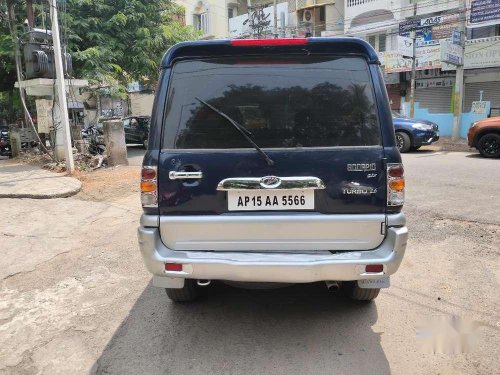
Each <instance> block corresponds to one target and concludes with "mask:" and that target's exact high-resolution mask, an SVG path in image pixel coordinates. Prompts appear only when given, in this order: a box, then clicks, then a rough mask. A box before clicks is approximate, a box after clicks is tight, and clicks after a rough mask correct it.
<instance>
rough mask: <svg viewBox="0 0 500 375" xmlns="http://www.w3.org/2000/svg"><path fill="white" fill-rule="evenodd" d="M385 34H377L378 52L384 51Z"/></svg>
mask: <svg viewBox="0 0 500 375" xmlns="http://www.w3.org/2000/svg"><path fill="white" fill-rule="evenodd" d="M385 38H386V36H385V34H381V35H379V36H378V52H385V49H386V48H385V47H386V46H385Z"/></svg>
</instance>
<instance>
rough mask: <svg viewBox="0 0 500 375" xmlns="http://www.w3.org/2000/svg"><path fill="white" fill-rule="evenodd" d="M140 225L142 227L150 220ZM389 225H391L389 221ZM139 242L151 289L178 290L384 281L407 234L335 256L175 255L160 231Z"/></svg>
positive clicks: (394, 230)
mask: <svg viewBox="0 0 500 375" xmlns="http://www.w3.org/2000/svg"><path fill="white" fill-rule="evenodd" d="M399 215H400V216H401V214H399ZM398 221H400V220H398ZM141 222H142V223H143V225H144V224H146V223H154V220H141ZM403 222H404V218H403ZM388 224H389V225H391V218H389V221H388ZM138 236H139V246H140V249H141V253H142V256H143V258H144V262H145V264H146V268H147V269H148V270H149V271H150V272H151V273H152V274H153V284H154V285H156V286H159V287H165V288H182V286H183V285H184V279H185V278H188V279H208V280H231V281H246V282H286V283H308V282H316V281H325V280H335V281H354V280H361V279H377V278H382V277H385V276H388V275H392V274H393V273H395V272H396V271H397V270H398V268H399V265H400V264H401V261H402V259H403V256H404V253H405V249H406V242H407V238H408V229H407V228H406V227H405V226H398V227H388V228H387V233H386V236H385V239H384V240H383V242H382V243H381V244H380V246H378V247H377V248H376V249H373V250H368V251H345V252H337V253H334V254H332V253H330V252H329V251H316V252H313V251H308V252H304V253H299V252H297V251H295V252H293V253H292V252H290V253H286V252H274V253H270V252H221V251H217V252H215V251H174V250H171V249H169V248H167V247H166V246H165V245H164V244H163V242H162V240H161V238H160V232H159V228H158V227H145V226H141V227H140V228H139V230H138ZM165 263H181V264H183V271H182V272H172V271H170V272H167V271H165ZM367 264H383V265H384V271H383V272H380V273H369V274H367V273H365V266H366V265H367Z"/></svg>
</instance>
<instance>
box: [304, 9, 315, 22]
mask: <svg viewBox="0 0 500 375" xmlns="http://www.w3.org/2000/svg"><path fill="white" fill-rule="evenodd" d="M313 21H314V10H312V9H305V10H304V13H303V15H302V22H308V23H312V22H313Z"/></svg>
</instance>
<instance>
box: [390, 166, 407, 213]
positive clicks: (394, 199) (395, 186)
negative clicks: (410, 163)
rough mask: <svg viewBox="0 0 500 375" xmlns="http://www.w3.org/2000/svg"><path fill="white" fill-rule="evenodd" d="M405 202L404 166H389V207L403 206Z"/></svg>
mask: <svg viewBox="0 0 500 375" xmlns="http://www.w3.org/2000/svg"><path fill="white" fill-rule="evenodd" d="M404 202H405V172H404V168H403V164H401V163H390V164H387V206H402V205H403V204H404Z"/></svg>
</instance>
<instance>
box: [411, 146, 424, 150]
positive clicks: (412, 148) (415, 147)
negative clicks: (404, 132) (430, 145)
mask: <svg viewBox="0 0 500 375" xmlns="http://www.w3.org/2000/svg"><path fill="white" fill-rule="evenodd" d="M420 147H422V146H412V147H411V150H412V151H417V150H418V149H419V148H420Z"/></svg>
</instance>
